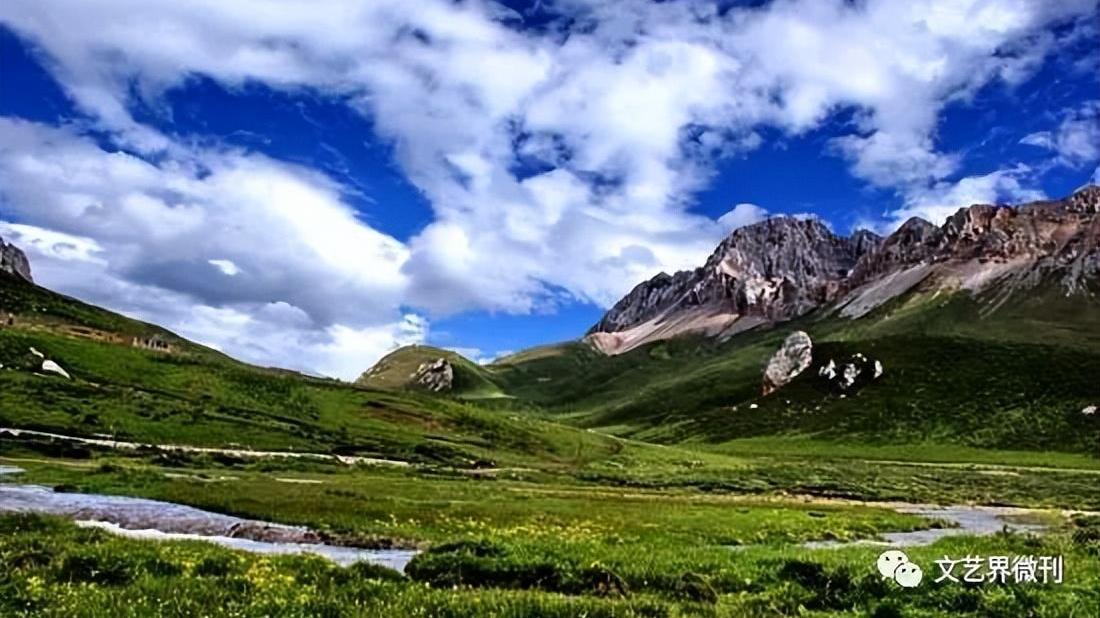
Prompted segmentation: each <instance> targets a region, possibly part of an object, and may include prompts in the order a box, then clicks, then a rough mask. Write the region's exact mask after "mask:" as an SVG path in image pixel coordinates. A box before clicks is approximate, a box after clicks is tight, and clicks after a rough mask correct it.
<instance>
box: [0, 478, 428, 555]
mask: <svg viewBox="0 0 1100 618" xmlns="http://www.w3.org/2000/svg"><path fill="white" fill-rule="evenodd" d="M18 472H19V469H18V468H12V467H10V466H5V467H3V469H0V474H16V473H18ZM0 512H17V513H43V514H48V515H60V516H63V517H68V518H70V519H73V520H75V521H76V523H77V524H78V525H81V526H85V527H95V528H101V529H104V530H107V531H109V532H112V533H114V534H118V535H122V536H126V537H130V538H140V539H154V540H196V541H207V542H210V543H216V544H218V545H223V546H225V547H229V548H231V549H240V550H244V551H250V552H255V553H261V554H302V553H312V554H317V555H319V556H322V557H324V558H328V559H329V560H332V561H333V562H336V563H337V564H340V565H344V566H347V565H350V564H353V563H355V562H361V561H365V562H370V563H373V564H378V565H382V566H386V567H389V568H391V569H396V570H398V571H404V569H405V566H406V565H408V563H409V561H410V560H412V558H413V556H415V555H416V554H417V552H416V551H415V550H408V549H362V548H358V547H343V546H339V545H330V544H327V543H323V542H321V538H320V536H319V535H318V534H317V533H316V532H314V531H312V530H309V529H308V528H303V527H300V526H288V525H283V524H273V523H269V522H263V521H258V520H252V519H243V518H240V517H233V516H231V515H222V514H220V513H212V512H210V511H204V510H202V509H197V508H194V507H190V506H184V505H182V504H173V503H171V502H161V501H159V500H147V499H145V498H131V497H128V496H107V495H99V494H81V493H65V492H56V491H54V490H53V489H51V488H49V487H43V486H41V485H19V484H12V483H0Z"/></svg>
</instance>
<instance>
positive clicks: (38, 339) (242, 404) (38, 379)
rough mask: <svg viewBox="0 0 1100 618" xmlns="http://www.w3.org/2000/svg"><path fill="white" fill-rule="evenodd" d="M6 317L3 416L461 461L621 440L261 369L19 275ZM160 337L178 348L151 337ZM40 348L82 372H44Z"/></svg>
mask: <svg viewBox="0 0 1100 618" xmlns="http://www.w3.org/2000/svg"><path fill="white" fill-rule="evenodd" d="M9 314H11V315H12V316H13V320H12V322H13V324H11V325H9V324H8V316H9ZM0 316H2V317H3V320H2V321H0V364H2V365H3V369H0V426H4V427H14V428H24V429H34V430H40V431H48V432H56V433H63V434H71V435H75V436H85V437H88V436H93V435H97V434H105V435H109V436H112V437H114V438H116V439H119V440H129V441H138V442H153V443H169V444H183V445H192V446H206V447H224V446H242V447H244V448H252V449H278V450H282V449H288V450H298V451H310V452H319V453H335V454H341V455H358V456H368V457H382V458H392V459H398V460H402V461H409V462H414V463H415V462H422V463H428V464H446V465H455V466H460V467H465V466H471V465H485V464H488V463H491V464H499V465H519V464H524V465H527V464H536V465H545V466H551V467H555V466H565V467H568V466H572V465H574V464H576V463H577V462H580V463H584V462H587V461H589V460H591V459H598V458H600V457H604V456H608V455H609V454H613V453H617V452H619V451H620V450H621V449H622V446H621V445H620V444H619V443H618V442H616V441H614V440H612V439H610V438H606V437H602V436H599V435H595V434H591V433H588V432H585V431H581V430H577V429H572V428H569V427H564V426H560V425H554V424H551V423H547V422H544V421H541V420H538V419H534V418H525V417H518V416H509V415H503V414H498V413H493V412H489V411H485V410H482V409H479V408H476V407H473V406H470V405H468V404H464V403H461V402H459V401H454V400H450V399H445V398H437V397H430V396H427V395H423V394H417V393H412V392H393V391H382V390H377V389H369V388H362V387H356V386H353V385H350V384H345V383H341V382H337V381H335V380H326V379H320V378H313V377H309V376H304V375H301V374H296V373H293V372H288V371H282V370H274V369H264V368H258V367H253V366H250V365H247V364H244V363H240V362H237V361H235V360H233V359H230V358H229V357H227V356H225V355H223V354H221V353H219V352H216V351H214V350H211V349H209V348H205V347H202V346H199V345H196V344H194V343H191V342H188V341H186V340H184V339H182V338H180V337H178V336H176V335H174V334H172V333H170V332H168V331H166V330H164V329H161V328H159V327H155V326H151V325H148V324H144V323H142V322H138V321H135V320H130V319H128V318H125V317H123V316H120V315H117V314H114V313H111V312H109V311H105V310H103V309H99V308H96V307H93V306H91V305H87V304H85V303H82V302H80V301H77V300H74V299H71V298H68V297H65V296H62V295H59V294H55V293H53V292H50V291H48V290H46V289H44V288H41V287H36V286H32V285H29V284H26V283H24V282H22V281H20V280H16V279H14V278H12V277H7V276H0ZM154 336H156V337H157V338H159V340H160V341H164V342H167V346H168V347H167V348H166V349H150V347H148V346H143V345H141V342H145V341H148V340H149V339H150V338H153V337H154ZM135 338H136V339H137V340H138V342H139V343H138V344H135ZM31 348H34V349H36V350H37V351H39V352H41V353H43V354H44V355H45V356H46V357H47V358H49V359H50V360H53V361H55V362H57V363H58V364H59V365H60V366H61V367H62V368H64V369H65V370H66V371H67V372H68V373H69V374H71V376H72V379H71V380H66V379H64V378H62V377H59V376H55V375H47V374H45V373H44V372H42V371H41V370H40V369H39V366H40V365H41V360H39V359H38V358H37V357H36V356H34V355H33V354H32V353H31V352H30V349H31ZM460 375H462V374H461V373H460Z"/></svg>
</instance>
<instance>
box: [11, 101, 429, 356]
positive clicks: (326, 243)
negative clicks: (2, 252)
mask: <svg viewBox="0 0 1100 618" xmlns="http://www.w3.org/2000/svg"><path fill="white" fill-rule="evenodd" d="M0 186H2V187H3V196H4V205H5V210H4V217H5V218H6V219H12V218H14V219H16V220H21V221H33V222H34V224H11V223H5V224H4V227H3V229H5V230H6V232H7V234H8V235H9V236H11V237H12V238H14V239H16V240H17V241H18V242H20V244H21V245H22V246H24V247H26V248H27V249H28V251H29V252H30V253H31V256H32V261H33V263H34V266H35V271H36V273H38V274H39V277H40V280H42V281H47V282H50V283H51V284H56V285H57V287H59V288H60V289H64V290H65V291H67V292H70V293H73V294H75V295H77V296H79V297H80V298H83V299H86V300H89V301H91V302H95V303H97V304H103V305H107V306H111V307H116V308H119V309H121V310H123V311H126V312H128V313H130V314H131V315H135V316H137V317H141V318H143V319H148V320H152V321H156V322H159V323H163V324H166V325H169V326H172V327H175V328H178V329H180V330H181V331H182V332H185V333H190V334H195V335H197V336H199V338H200V339H201V340H202V341H204V342H208V343H211V344H213V345H216V346H219V347H223V348H225V349H226V350H227V351H231V352H233V353H235V354H237V355H239V356H241V357H243V358H246V359H249V360H255V361H263V362H271V363H274V362H275V361H278V362H279V363H280V364H284V365H290V366H293V367H295V368H302V369H306V368H310V367H311V365H306V364H304V363H302V362H301V361H300V359H301V358H303V357H304V356H308V355H303V354H301V353H300V352H302V351H303V350H302V348H304V347H305V345H306V342H305V341H304V340H303V341H302V342H301V343H300V344H299V348H300V349H299V350H291V349H287V350H284V355H283V356H279V355H277V354H276V351H275V350H274V349H269V350H266V351H264V352H262V353H254V351H252V350H249V349H245V348H243V347H241V346H243V342H244V341H245V338H243V337H231V336H229V333H230V332H233V331H235V330H236V329H237V328H238V326H240V327H241V328H242V329H244V327H245V326H247V327H248V329H252V330H253V331H256V330H259V331H261V332H262V330H263V326H262V325H264V324H268V325H279V324H281V325H282V326H285V327H287V328H289V329H290V330H291V331H293V330H295V329H297V330H298V331H301V333H303V334H306V333H312V332H317V333H320V336H319V337H317V338H315V341H314V342H313V343H314V344H316V345H317V346H321V347H326V346H327V347H332V346H339V345H340V338H341V337H345V338H351V339H356V338H358V339H359V340H364V341H365V340H366V339H365V338H364V333H370V332H373V331H372V330H371V329H379V328H381V329H382V331H384V332H391V331H392V330H393V328H394V324H395V323H399V322H401V320H402V317H401V314H400V312H399V311H398V310H397V307H398V306H399V304H400V300H401V298H402V297H403V295H404V289H405V286H406V281H405V277H404V276H403V275H402V274H401V272H400V269H401V267H402V265H403V263H404V262H405V261H406V260H407V258H408V251H407V250H406V249H405V247H404V246H403V245H402V244H401V243H400V242H398V241H396V240H394V239H393V238H391V237H389V236H387V235H385V234H382V233H380V232H377V231H375V230H373V229H372V228H370V227H369V226H367V225H365V224H364V223H362V222H360V221H359V220H358V219H357V217H356V214H355V211H354V210H353V209H352V208H351V207H350V206H348V205H347V204H345V203H344V202H343V201H342V195H341V192H340V189H339V187H338V186H337V185H335V184H334V183H333V182H332V181H330V180H328V179H327V178H326V177H324V176H321V175H318V174H316V173H314V172H311V171H309V170H305V169H301V168H299V167H296V166H292V165H288V164H285V163H281V162H277V161H274V160H271V159H268V158H266V157H263V156H261V155H256V154H247V155H246V154H241V153H236V152H232V151H196V152H194V153H193V154H192V155H190V156H188V157H180V158H172V159H167V160H165V161H164V162H163V163H161V164H154V163H151V162H149V161H146V160H144V159H140V158H138V157H135V156H132V155H129V154H126V153H124V152H120V151H116V152H108V151H106V150H104V149H102V148H101V147H100V146H99V145H97V144H96V143H95V142H94V141H92V140H91V139H90V138H87V137H83V136H81V135H78V134H76V133H75V132H74V131H73V130H71V129H68V128H52V127H47V126H43V125H41V124H36V123H30V122H24V121H18V120H12V119H7V118H0ZM225 275H230V276H234V282H233V283H232V284H231V285H227V284H226V283H225V282H224V278H225V277H224V276H225ZM273 302H274V303H276V304H277V305H278V306H280V307H284V308H286V309H287V310H290V309H293V310H294V311H296V312H297V313H296V314H295V315H296V316H297V317H296V318H295V320H293V321H292V322H285V321H284V322H285V323H284V322H276V321H273V319H272V318H273V317H275V315H274V314H272V313H271V311H270V310H269V309H267V308H268V307H269V306H272V303H273ZM181 307H189V308H191V309H189V310H186V311H183V312H182V313H180V312H179V311H180V308H181ZM213 308H219V309H217V310H215V309H213ZM248 315H251V316H252V317H251V319H250V320H248V321H245V322H241V323H240V324H238V323H239V322H240V320H241V318H242V317H243V316H248ZM219 321H220V323H221V324H222V326H221V327H220V330H219V327H215V326H214V325H215V324H218V323H219ZM248 329H245V330H248ZM215 335H217V336H215ZM288 339H293V335H292V336H290V337H288ZM277 341H278V339H277V338H272V339H271V342H272V343H276V342H277ZM370 341H372V342H373V343H375V345H374V346H373V347H372V348H371V349H369V350H367V349H365V350H364V356H367V357H370V356H371V355H372V354H375V353H380V352H384V351H385V349H386V348H388V347H390V345H389V344H382V343H381V342H380V340H374V339H371V340H370ZM395 341H396V340H395ZM345 369H346V368H345ZM340 375H341V376H344V377H347V376H348V375H349V374H348V373H347V372H346V371H344V372H342V373H341V374H340Z"/></svg>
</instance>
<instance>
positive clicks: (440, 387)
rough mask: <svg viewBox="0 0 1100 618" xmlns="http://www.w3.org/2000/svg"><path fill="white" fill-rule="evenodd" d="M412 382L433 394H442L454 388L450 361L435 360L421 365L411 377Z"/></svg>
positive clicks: (443, 359) (452, 368)
mask: <svg viewBox="0 0 1100 618" xmlns="http://www.w3.org/2000/svg"><path fill="white" fill-rule="evenodd" d="M412 378H413V381H414V382H415V383H416V384H419V385H420V386H423V387H424V388H426V389H427V390H429V391H431V392H433V393H442V392H444V391H449V390H451V388H452V387H454V379H455V372H454V367H452V366H451V363H450V361H448V360H447V359H445V358H437V359H435V360H434V361H431V362H428V363H421V365H420V366H419V367H417V368H416V372H415V373H413V375H412Z"/></svg>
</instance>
